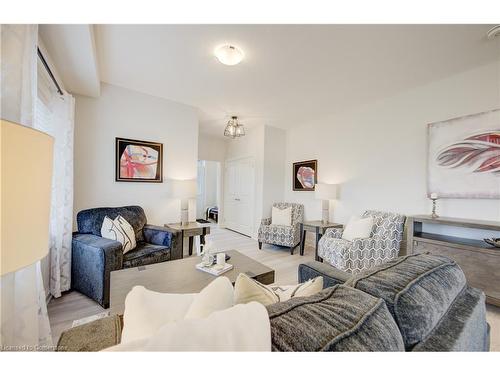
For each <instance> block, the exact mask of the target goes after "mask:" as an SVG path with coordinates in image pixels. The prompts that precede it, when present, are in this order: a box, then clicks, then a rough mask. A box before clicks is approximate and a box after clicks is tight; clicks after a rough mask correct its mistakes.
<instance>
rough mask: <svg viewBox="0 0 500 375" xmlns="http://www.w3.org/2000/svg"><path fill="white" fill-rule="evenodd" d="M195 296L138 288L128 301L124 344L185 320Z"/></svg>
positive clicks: (129, 294)
mask: <svg viewBox="0 0 500 375" xmlns="http://www.w3.org/2000/svg"><path fill="white" fill-rule="evenodd" d="M195 296H196V294H172V293H159V292H153V291H152V290H148V289H146V288H144V287H143V286H135V287H134V288H132V290H131V291H130V292H129V293H128V294H127V297H126V298H125V311H124V313H123V331H122V339H121V342H122V343H127V342H131V341H134V340H139V339H142V338H147V337H149V336H151V335H153V334H154V333H156V332H157V331H158V330H159V329H160V327H162V326H163V325H165V324H166V323H170V322H175V321H178V320H182V319H184V316H185V315H186V312H187V311H188V309H189V306H191V303H192V302H193V300H194V297H195Z"/></svg>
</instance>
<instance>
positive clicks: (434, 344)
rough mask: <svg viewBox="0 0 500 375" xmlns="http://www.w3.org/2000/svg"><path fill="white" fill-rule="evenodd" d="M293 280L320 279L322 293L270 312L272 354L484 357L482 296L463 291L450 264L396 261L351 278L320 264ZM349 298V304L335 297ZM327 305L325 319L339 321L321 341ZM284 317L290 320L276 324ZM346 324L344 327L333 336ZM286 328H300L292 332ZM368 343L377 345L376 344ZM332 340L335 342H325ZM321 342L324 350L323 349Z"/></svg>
mask: <svg viewBox="0 0 500 375" xmlns="http://www.w3.org/2000/svg"><path fill="white" fill-rule="evenodd" d="M298 272H299V281H300V282H304V281H306V280H309V279H311V278H313V277H316V276H323V279H324V285H325V287H326V288H327V289H326V290H324V291H323V292H322V293H320V294H319V295H316V296H315V297H314V298H310V301H293V300H290V301H289V302H285V303H282V304H281V306H276V305H273V306H271V307H270V308H269V312H270V318H271V327H272V329H273V330H275V331H276V334H273V348H274V349H275V350H301V349H303V347H302V346H301V345H303V344H300V345H299V346H297V343H298V342H300V343H306V342H311V340H312V338H314V340H315V342H316V346H315V345H313V346H307V347H305V348H304V349H307V350H311V349H314V350H331V349H334V350H363V351H371V350H377V351H379V350H405V351H488V350H489V342H490V339H489V326H488V324H487V322H486V307H485V295H484V293H483V292H482V291H480V290H478V289H475V288H472V287H470V286H468V285H467V281H466V279H465V275H464V273H463V271H462V270H461V269H460V267H459V266H458V265H457V264H456V263H455V262H454V261H453V260H451V259H449V258H446V257H441V256H434V255H429V254H420V255H410V256H405V257H399V258H397V259H395V260H392V261H390V262H388V263H386V264H383V265H380V266H378V267H375V268H373V269H371V270H368V271H364V272H362V273H359V274H356V275H354V276H353V275H351V274H349V273H345V272H343V271H339V270H337V269H335V268H333V267H331V266H329V265H326V264H324V263H319V262H309V263H306V264H301V265H299V270H298ZM332 289H333V290H334V292H333V294H332V292H329V290H332ZM348 292H349V293H351V295H350V296H349V297H347V298H346V297H341V298H340V297H336V296H335V295H339V296H342V295H344V294H346V293H348ZM355 293H357V294H355ZM329 294H332V297H328V295H329ZM327 297H328V298H327ZM368 297H371V299H370V298H368ZM318 300H319V301H318ZM316 301H318V302H316ZM326 303H328V305H329V306H328V311H335V310H338V314H339V315H340V316H341V318H339V319H336V320H335V321H333V322H330V323H329V324H328V327H329V328H327V329H326V331H329V332H330V333H325V327H324V326H323V323H322V322H324V321H326V320H327V319H329V318H328V316H329V315H330V313H329V312H328V313H325V311H326V310H325V306H326V305H325V304H326ZM296 304H297V305H298V306H296ZM380 304H383V307H382V306H381V305H380ZM277 305H278V304H277ZM323 305H325V306H323ZM283 310H289V311H290V312H291V311H293V310H295V312H294V313H290V312H288V314H287V316H286V319H285V317H284V318H283V319H281V318H280V317H279V313H280V311H283ZM351 311H352V312H351ZM346 320H347V321H348V322H349V324H347V325H346V327H345V328H344V329H343V330H342V332H341V333H338V332H336V330H337V329H338V328H340V327H342V326H341V324H345V321H346ZM299 322H301V323H300V324H299ZM289 325H294V326H295V327H297V328H295V329H293V331H289V330H288V329H289V327H288V326H289ZM347 327H351V328H350V329H348V328H347ZM278 332H279V334H278ZM292 335H293V338H292ZM373 335H375V336H378V337H379V338H380V339H381V340H376V341H374V340H373ZM332 337H335V339H334V340H332V341H328V340H329V339H330V338H332ZM339 337H340V338H339ZM360 337H363V339H362V340H361V339H360ZM318 340H319V341H318ZM337 341H338V342H337ZM324 342H328V344H326V345H323V344H320V343H324ZM333 342H335V345H333ZM332 345H333V346H332Z"/></svg>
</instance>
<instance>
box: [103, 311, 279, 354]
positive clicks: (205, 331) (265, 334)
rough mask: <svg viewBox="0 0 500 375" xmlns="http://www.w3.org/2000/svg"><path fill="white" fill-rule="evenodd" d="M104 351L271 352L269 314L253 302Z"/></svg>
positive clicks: (174, 323)
mask: <svg viewBox="0 0 500 375" xmlns="http://www.w3.org/2000/svg"><path fill="white" fill-rule="evenodd" d="M104 351H106V352H131V351H138V352H140V351H196V352H200V351H211V352H213V351H225V352H234V351H252V352H255V351H271V326H270V323H269V315H268V313H267V310H266V308H265V307H264V306H262V305H261V304H259V303H256V302H252V303H248V304H246V305H237V306H234V307H231V308H229V309H226V310H222V311H216V312H214V313H212V314H210V315H209V316H208V317H206V318H203V319H189V320H181V321H178V322H173V323H167V324H165V325H164V326H163V327H161V328H160V329H159V330H158V332H156V333H155V334H153V335H152V336H151V337H149V338H145V339H140V340H134V341H131V342H126V343H125V342H123V340H122V342H121V343H120V344H118V345H115V346H112V347H110V348H107V349H105V350H104Z"/></svg>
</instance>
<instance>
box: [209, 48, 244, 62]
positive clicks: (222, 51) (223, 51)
mask: <svg viewBox="0 0 500 375" xmlns="http://www.w3.org/2000/svg"><path fill="white" fill-rule="evenodd" d="M215 56H216V57H217V59H218V60H219V61H220V62H221V63H222V64H224V65H236V64H239V63H240V62H241V60H243V57H244V56H245V55H244V54H243V51H242V50H241V49H239V48H238V47H235V46H233V45H230V44H226V45H223V46H220V47H217V48H216V49H215Z"/></svg>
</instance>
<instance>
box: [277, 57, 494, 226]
mask: <svg viewBox="0 0 500 375" xmlns="http://www.w3.org/2000/svg"><path fill="white" fill-rule="evenodd" d="M499 68H500V66H499V64H498V63H493V64H489V65H485V66H481V67H478V68H477V69H474V70H470V71H467V72H464V73H462V74H459V75H455V76H452V77H449V78H447V79H444V80H441V81H436V82H433V83H431V84H428V85H425V86H422V87H418V88H415V89H413V90H411V91H407V92H404V93H401V94H399V95H397V96H393V97H390V98H386V99H383V100H380V101H378V102H375V103H372V104H370V105H366V106H362V107H359V108H356V109H352V110H346V111H345V112H344V113H341V114H337V115H332V116H330V117H327V118H321V119H311V121H310V122H309V123H304V124H301V126H298V127H296V128H293V129H291V130H290V131H289V132H288V134H287V161H286V165H285V168H286V176H285V198H286V199H287V200H291V201H297V202H302V203H304V205H305V217H306V220H311V219H319V218H321V202H320V201H317V200H315V199H314V193H312V192H293V191H292V187H291V181H292V176H291V169H292V163H293V162H296V161H300V160H309V159H318V177H319V181H320V182H325V183H338V184H340V185H341V188H340V198H339V200H338V201H337V202H335V203H333V202H332V206H333V205H334V206H335V207H333V213H332V211H331V210H330V214H331V218H330V220H334V221H336V222H341V223H345V222H346V221H347V219H348V218H349V216H350V215H352V214H359V213H362V211H363V210H365V209H380V210H389V211H396V212H401V213H405V214H409V215H412V214H425V213H430V209H431V204H430V202H429V200H428V199H427V198H426V147H427V138H426V128H427V124H428V123H431V122H435V121H440V120H446V119H449V118H453V117H457V116H462V115H467V114H473V113H477V112H482V111H487V110H491V109H493V108H498V107H499V105H500V94H499V92H500V80H499ZM438 209H439V214H441V215H442V216H452V217H463V218H472V219H485V220H499V219H500V201H499V200H491V199H490V200H481V199H460V200H459V199H443V200H440V201H439V202H438Z"/></svg>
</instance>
